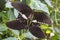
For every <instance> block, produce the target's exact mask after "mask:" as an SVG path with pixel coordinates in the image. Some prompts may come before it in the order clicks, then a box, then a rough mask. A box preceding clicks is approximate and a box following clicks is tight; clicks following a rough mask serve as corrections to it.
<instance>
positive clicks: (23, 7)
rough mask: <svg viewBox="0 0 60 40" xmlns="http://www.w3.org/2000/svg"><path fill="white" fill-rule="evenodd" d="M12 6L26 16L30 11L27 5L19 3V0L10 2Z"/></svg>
mask: <svg viewBox="0 0 60 40" xmlns="http://www.w3.org/2000/svg"><path fill="white" fill-rule="evenodd" d="M12 6H13V7H14V8H15V9H17V10H18V11H20V12H22V13H23V14H25V15H26V16H29V15H30V13H31V12H32V10H31V8H30V7H29V6H27V5H26V4H23V3H20V2H12Z"/></svg>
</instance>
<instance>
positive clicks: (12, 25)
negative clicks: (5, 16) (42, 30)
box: [6, 20, 26, 30]
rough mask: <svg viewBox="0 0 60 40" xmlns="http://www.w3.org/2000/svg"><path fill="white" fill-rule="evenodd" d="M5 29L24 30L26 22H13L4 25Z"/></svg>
mask: <svg viewBox="0 0 60 40" xmlns="http://www.w3.org/2000/svg"><path fill="white" fill-rule="evenodd" d="M6 25H7V27H9V28H11V29H16V30H21V29H25V28H26V22H20V21H19V20H13V21H9V22H7V23H6Z"/></svg>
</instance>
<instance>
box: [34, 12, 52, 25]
mask: <svg viewBox="0 0 60 40" xmlns="http://www.w3.org/2000/svg"><path fill="white" fill-rule="evenodd" d="M33 14H34V20H37V21H39V22H42V23H47V24H51V19H50V18H49V17H48V16H47V15H45V14H44V13H43V12H42V13H41V12H34V13H33Z"/></svg>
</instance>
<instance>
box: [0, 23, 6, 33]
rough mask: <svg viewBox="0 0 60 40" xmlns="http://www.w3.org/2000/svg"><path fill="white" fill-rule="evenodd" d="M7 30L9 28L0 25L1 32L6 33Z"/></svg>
mask: <svg viewBox="0 0 60 40" xmlns="http://www.w3.org/2000/svg"><path fill="white" fill-rule="evenodd" d="M6 30H7V27H6V26H2V25H1V24H0V32H1V31H6Z"/></svg>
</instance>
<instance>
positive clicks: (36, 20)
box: [6, 2, 51, 38]
mask: <svg viewBox="0 0 60 40" xmlns="http://www.w3.org/2000/svg"><path fill="white" fill-rule="evenodd" d="M12 6H13V7H14V8H15V9H17V10H18V11H19V12H21V13H19V15H18V17H17V18H16V20H12V21H9V22H6V25H7V27H9V28H11V29H16V30H21V29H28V30H29V31H30V32H31V34H33V35H34V36H35V37H38V38H45V37H46V34H45V33H44V32H43V30H42V29H41V28H40V25H41V23H46V24H49V25H50V24H51V19H50V18H49V17H48V16H47V15H45V14H44V13H43V12H34V11H33V10H32V9H31V8H30V7H29V6H27V5H26V4H23V3H20V2H12ZM23 15H25V17H26V18H24V17H23Z"/></svg>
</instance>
